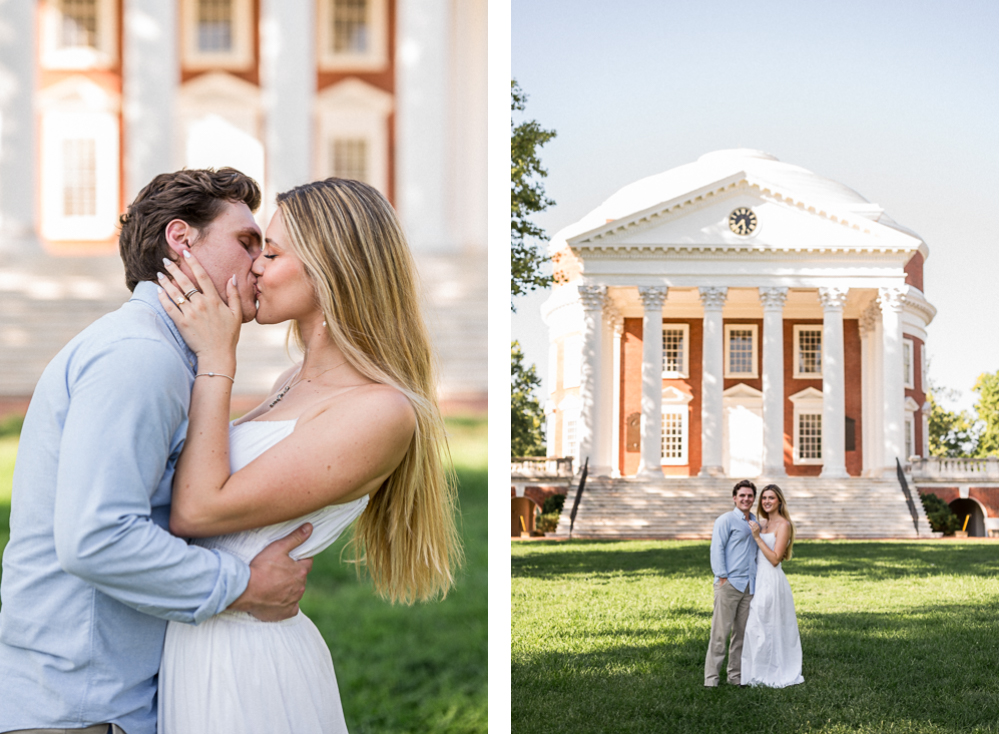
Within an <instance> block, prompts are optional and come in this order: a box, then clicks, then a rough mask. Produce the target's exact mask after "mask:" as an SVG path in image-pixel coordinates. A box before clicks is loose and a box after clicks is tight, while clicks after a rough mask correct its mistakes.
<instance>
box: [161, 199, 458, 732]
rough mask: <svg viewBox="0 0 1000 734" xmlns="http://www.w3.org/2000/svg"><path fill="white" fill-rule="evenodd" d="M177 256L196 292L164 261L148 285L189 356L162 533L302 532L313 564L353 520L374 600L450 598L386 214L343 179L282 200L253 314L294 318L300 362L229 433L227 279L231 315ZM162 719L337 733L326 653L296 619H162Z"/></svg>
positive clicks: (404, 282) (427, 409)
mask: <svg viewBox="0 0 1000 734" xmlns="http://www.w3.org/2000/svg"><path fill="white" fill-rule="evenodd" d="M183 254H184V257H185V262H186V263H187V264H188V265H189V266H190V271H191V272H192V273H193V274H194V280H195V281H196V282H192V281H191V279H189V278H187V277H186V276H185V274H184V273H183V272H182V271H181V269H179V268H178V267H177V266H176V265H175V264H174V263H165V266H166V268H167V272H168V273H169V276H170V277H169V279H167V278H161V281H160V282H161V286H162V292H161V294H160V300H161V303H162V304H163V306H164V308H165V309H166V310H167V313H168V314H169V315H170V317H171V318H172V319H173V321H174V323H175V324H176V325H177V327H178V328H179V329H180V331H181V333H182V335H183V336H184V339H185V341H186V342H187V344H188V346H189V347H190V348H191V349H192V351H194V353H195V354H196V355H197V357H198V377H197V378H196V379H195V384H194V389H193V392H192V396H191V408H190V424H189V428H188V434H187V442H186V445H185V448H184V451H183V453H182V455H181V457H180V460H179V462H178V465H177V472H176V475H175V478H174V493H173V501H172V509H171V517H170V527H171V530H172V531H173V532H174V533H175V534H177V535H181V536H183V537H190V538H194V539H195V540H194V541H193V542H196V543H199V544H201V545H205V546H207V547H210V548H217V549H221V550H225V551H227V552H229V553H233V554H235V555H237V556H239V557H241V558H243V559H245V560H246V561H247V562H249V561H250V559H252V558H253V557H254V556H255V555H256V554H257V552H258V551H259V550H261V549H262V548H263V547H264V546H265V545H267V544H268V543H269V542H270V541H271V540H274V539H276V538H280V537H283V536H285V535H288V534H289V533H290V532H292V531H293V530H295V529H296V528H298V527H299V526H300V525H303V524H304V523H307V522H308V523H310V524H311V526H312V533H311V535H310V536H309V538H308V539H307V540H306V541H305V542H304V543H303V544H302V545H300V546H299V547H298V548H296V549H295V551H294V552H293V553H292V555H293V557H295V558H309V557H311V556H312V555H314V554H315V553H318V552H319V551H321V550H322V549H323V548H325V547H327V546H328V545H329V544H330V543H332V542H333V541H334V540H335V539H336V538H337V536H338V535H339V534H340V533H341V532H342V531H343V530H344V529H346V528H347V527H348V526H349V525H350V524H351V523H352V522H355V520H356V525H355V533H354V543H355V545H356V549H355V550H356V553H357V558H358V559H359V560H361V559H363V561H364V563H365V565H366V567H367V571H368V573H369V574H370V575H371V577H372V580H373V584H374V587H375V590H376V591H377V592H378V593H379V594H380V595H382V596H383V597H385V598H387V599H389V600H391V601H394V602H395V601H402V602H405V603H411V602H413V601H414V600H427V599H431V598H434V597H437V596H438V595H443V594H445V593H447V590H448V589H449V587H450V586H451V585H452V583H453V575H452V572H453V570H454V569H455V567H456V565H457V564H458V563H459V562H460V556H461V551H460V546H459V542H458V536H457V531H456V527H455V521H454V512H455V505H456V502H455V487H454V482H453V481H452V478H451V474H450V472H449V471H448V470H447V468H446V464H445V462H446V458H447V443H446V440H445V434H444V425H443V422H442V419H441V415H440V411H439V409H438V406H437V402H436V384H435V379H434V371H433V369H432V364H433V361H432V355H431V350H430V346H429V340H428V337H427V332H426V328H425V326H424V323H423V320H422V318H421V315H420V309H419V305H418V304H419V293H418V288H417V284H416V275H415V271H414V268H413V263H412V259H411V256H410V252H409V249H408V247H407V245H406V242H405V239H404V237H403V234H402V230H401V228H400V226H399V223H398V221H397V219H396V216H395V212H394V211H393V210H392V207H391V206H390V205H389V203H388V202H387V201H386V200H385V199H384V197H382V195H381V194H379V193H378V192H377V191H376V190H375V189H373V188H371V187H370V186H367V185H365V184H363V183H360V182H357V181H349V180H343V179H328V180H326V181H320V182H315V183H312V184H308V185H305V186H300V187H297V188H296V189H293V190H292V191H290V192H287V193H285V194H281V195H279V196H278V210H277V212H276V213H275V215H274V218H273V219H272V220H271V223H270V225H269V226H268V229H267V233H266V239H265V245H264V248H263V251H262V253H261V255H260V257H258V258H257V259H256V261H255V262H254V266H253V272H254V274H255V275H256V277H257V282H256V294H255V295H256V300H257V302H258V310H257V321H258V322H260V323H264V324H271V323H280V322H284V321H291V322H292V334H293V335H294V336H295V338H296V339H297V341H298V343H299V345H300V346H301V347H302V349H303V352H304V358H303V361H302V363H301V364H300V365H296V366H295V367H293V368H291V369H290V370H289V371H288V372H286V373H285V374H284V375H282V376H281V377H280V378H279V379H278V381H277V382H276V383H275V387H274V391H273V392H272V394H271V395H270V396H269V397H268V398H267V399H266V400H265V401H264V402H263V403H261V404H260V405H259V406H258V407H257V408H255V409H254V410H252V411H250V412H249V413H248V414H247V415H245V416H244V417H243V418H241V419H240V420H239V421H238V422H235V423H234V424H232V425H230V424H229V420H228V416H229V410H230V397H231V388H232V384H233V380H232V377H233V375H234V374H235V369H236V343H237V341H238V338H239V330H240V324H241V320H242V319H241V314H240V307H239V303H240V299H239V293H238V291H237V286H236V284H235V279H234V280H233V281H231V282H230V283H229V284H228V287H227V291H228V293H227V296H228V302H229V304H232V308H230V306H227V305H226V303H224V302H223V301H222V299H221V298H220V297H219V296H218V294H217V292H216V291H215V288H214V286H213V285H212V281H211V280H210V279H209V277H208V275H207V274H206V273H205V271H204V270H203V269H202V268H201V266H200V265H199V264H198V262H197V260H196V258H194V257H193V256H191V255H190V253H189V252H187V251H185V252H184V253H183ZM196 291H197V292H196ZM186 294H187V295H186ZM345 633H346V632H345ZM158 715H159V722H158V724H159V732H160V734H180V733H183V734H198V733H199V732H204V733H205V734H208V733H212V734H217V733H218V732H229V731H232V732H236V731H238V732H241V733H242V734H253V733H255V732H260V734H265V733H266V734H278V733H282V732H287V733H288V734H292V733H293V732H294V733H295V734H310V733H317V734H318V733H321V732H322V733H323V734H327V733H329V734H339V733H342V732H346V731H347V726H346V723H345V720H344V714H343V710H342V708H341V702H340V695H339V693H338V690H337V681H336V677H335V674H334V670H333V664H332V661H331V659H330V653H329V650H328V649H327V646H326V644H325V642H324V641H323V638H322V637H321V636H320V634H319V632H318V631H317V629H316V627H315V626H314V625H313V623H312V622H311V621H310V620H309V619H308V618H307V617H305V616H304V615H303V614H302V613H301V612H299V614H298V616H296V617H293V618H291V619H288V620H284V621H281V622H262V621H259V620H258V619H256V618H255V617H253V616H251V615H249V614H246V613H242V612H228V611H227V612H224V613H222V614H220V615H218V616H216V617H214V618H212V619H211V620H209V621H207V622H205V623H203V624H201V625H198V626H191V625H185V624H178V623H173V622H171V623H170V624H169V625H168V629H167V636H166V642H165V645H164V654H163V661H162V664H161V669H160V677H159V703H158Z"/></svg>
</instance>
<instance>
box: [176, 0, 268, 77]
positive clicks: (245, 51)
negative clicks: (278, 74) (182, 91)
mask: <svg viewBox="0 0 1000 734" xmlns="http://www.w3.org/2000/svg"><path fill="white" fill-rule="evenodd" d="M231 1H232V8H233V47H232V48H231V49H230V50H229V51H202V50H201V49H200V48H198V0H183V2H182V3H181V28H182V31H181V49H182V54H183V57H182V65H183V66H186V67H188V68H191V69H231V70H232V69H246V68H247V67H249V66H252V65H253V60H254V59H253V8H252V6H251V3H250V0H231Z"/></svg>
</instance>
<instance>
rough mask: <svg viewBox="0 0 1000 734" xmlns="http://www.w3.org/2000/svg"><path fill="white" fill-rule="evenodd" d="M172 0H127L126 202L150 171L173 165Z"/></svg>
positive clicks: (175, 61) (176, 66)
mask: <svg viewBox="0 0 1000 734" xmlns="http://www.w3.org/2000/svg"><path fill="white" fill-rule="evenodd" d="M178 5H179V3H178V2H177V1H176V0H171V1H169V2H164V1H163V0H125V4H124V9H123V12H124V32H123V33H122V56H123V58H122V102H123V104H122V114H123V117H124V128H125V129H124V130H123V131H122V133H123V138H124V144H125V181H124V188H125V201H126V202H130V201H132V199H134V198H135V195H136V194H138V193H139V191H140V190H141V189H142V188H143V187H144V186H145V185H146V184H148V183H149V182H150V181H151V180H152V179H153V177H154V176H156V175H158V174H161V173H165V172H168V171H172V170H174V160H175V159H174V154H173V144H174V123H175V121H176V119H177V87H178V85H179V84H180V73H181V71H180V69H181V65H180V60H179V58H178V53H177V50H178V46H179V44H178V41H177V36H178V34H177V30H178V23H177V17H178Z"/></svg>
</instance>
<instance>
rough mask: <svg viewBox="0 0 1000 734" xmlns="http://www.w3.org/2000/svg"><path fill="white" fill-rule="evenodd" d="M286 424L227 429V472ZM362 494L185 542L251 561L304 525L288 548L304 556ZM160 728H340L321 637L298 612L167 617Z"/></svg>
mask: <svg viewBox="0 0 1000 734" xmlns="http://www.w3.org/2000/svg"><path fill="white" fill-rule="evenodd" d="M294 428H295V421H294V420H291V421H247V422H245V423H240V424H239V425H235V426H233V425H231V426H230V429H229V461H230V464H231V466H232V471H234V472H236V471H238V470H239V469H241V468H242V467H244V466H246V465H247V464H249V463H250V462H251V461H253V460H254V459H255V458H256V457H257V456H259V455H260V454H262V453H263V452H264V451H266V450H267V449H269V448H271V447H272V446H274V445H275V444H276V443H278V442H279V441H281V440H282V439H283V438H285V437H286V436H288V435H289V434H290V433H291V432H292V430H293V429H294ZM367 504H368V497H367V496H365V497H362V498H360V499H357V500H354V501H352V502H348V503H345V504H342V505H331V506H329V507H325V508H323V509H321V510H317V511H316V512H313V513H311V514H309V515H306V516H304V517H300V518H298V519H296V520H289V521H287V522H282V523H277V524H275V525H269V526H267V527H264V528H257V529H255V530H247V531H244V532H239V533H231V534H229V535H222V536H218V537H214V538H200V539H197V540H194V541H192V542H193V543H196V544H198V545H201V546H205V547H207V548H217V549H220V550H223V551H226V552H227V553H231V554H232V555H235V556H238V557H239V558H241V559H243V560H244V561H246V562H248V563H249V562H250V561H251V560H252V559H253V557H254V556H256V555H257V554H258V553H259V552H260V551H261V550H263V549H264V547H265V546H267V545H268V544H269V543H271V542H272V541H274V540H277V539H278V538H283V537H284V536H286V535H288V534H289V533H290V532H292V531H293V530H295V529H296V528H297V527H299V526H300V525H301V524H302V523H304V522H310V523H312V525H313V532H312V535H311V536H309V539H308V540H307V541H306V542H305V543H303V544H302V545H300V546H299V547H298V548H296V549H295V551H294V552H293V553H292V556H293V557H294V558H296V559H300V558H309V557H311V556H314V555H316V554H317V553H319V552H320V551H321V550H323V549H324V548H326V547H327V546H329V545H330V544H331V543H333V542H334V541H335V540H336V539H337V537H338V536H339V535H340V534H341V533H342V532H343V531H344V530H346V529H347V527H348V526H349V525H350V524H351V523H352V522H353V521H354V519H355V518H356V517H357V516H358V515H360V514H361V512H362V511H363V510H364V509H365V507H366V506H367ZM158 699H159V702H158V728H157V731H158V732H159V734H200V733H202V732H203V733H204V734H220V733H221V732H240V733H241V734H257V733H259V734H293V733H294V734H314V733H315V734H320V733H322V734H342V733H345V732H347V724H346V722H345V721H344V711H343V708H342V707H341V704H340V693H339V691H338V690H337V677H336V675H335V674H334V672H333V661H332V660H331V659H330V651H329V649H328V648H327V646H326V642H325V641H324V640H323V637H322V636H321V635H320V633H319V630H317V629H316V625H314V624H313V623H312V621H311V620H310V619H309V618H308V617H307V616H305V615H304V614H303V613H302V612H299V614H298V615H297V616H295V617H292V618H291V619H287V620H284V621H282V622H261V621H259V620H257V619H256V618H254V617H252V616H250V615H249V614H246V613H243V612H223V613H222V614H219V615H217V616H215V617H213V618H211V619H209V620H208V621H206V622H203V623H202V624H200V625H197V626H195V625H189V624H181V623H178V622H170V623H169V624H168V625H167V636H166V640H165V642H164V647H163V660H162V662H161V664H160V676H159V694H158Z"/></svg>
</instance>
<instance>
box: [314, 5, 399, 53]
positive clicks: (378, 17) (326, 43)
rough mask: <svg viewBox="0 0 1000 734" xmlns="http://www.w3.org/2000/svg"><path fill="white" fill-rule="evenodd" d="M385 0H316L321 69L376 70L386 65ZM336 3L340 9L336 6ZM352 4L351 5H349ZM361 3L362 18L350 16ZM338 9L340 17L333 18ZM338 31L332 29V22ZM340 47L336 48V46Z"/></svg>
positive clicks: (386, 21) (386, 14) (387, 34)
mask: <svg viewBox="0 0 1000 734" xmlns="http://www.w3.org/2000/svg"><path fill="white" fill-rule="evenodd" d="M387 3H388V0H362V2H360V3H359V2H350V0H316V6H317V7H316V15H317V23H316V25H317V28H316V42H317V45H318V48H317V51H318V53H317V56H318V57H319V68H320V70H321V71H344V70H348V69H349V70H351V71H379V70H381V69H384V68H386V67H387V66H388V64H389V54H388V48H389V14H388V7H387ZM338 6H339V8H338ZM351 6H353V7H351ZM359 6H360V9H361V13H362V14H363V17H350V15H351V13H352V12H356V11H357V10H358V8H359ZM338 12H339V13H340V14H341V15H340V17H339V18H338V17H336V16H337V14H338ZM337 23H339V24H340V30H339V32H338V31H335V24H337ZM338 44H339V45H340V48H337V47H336V46H337V45H338Z"/></svg>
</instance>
